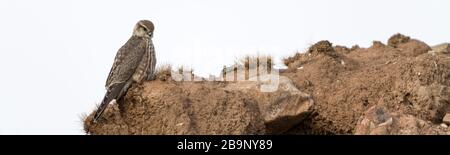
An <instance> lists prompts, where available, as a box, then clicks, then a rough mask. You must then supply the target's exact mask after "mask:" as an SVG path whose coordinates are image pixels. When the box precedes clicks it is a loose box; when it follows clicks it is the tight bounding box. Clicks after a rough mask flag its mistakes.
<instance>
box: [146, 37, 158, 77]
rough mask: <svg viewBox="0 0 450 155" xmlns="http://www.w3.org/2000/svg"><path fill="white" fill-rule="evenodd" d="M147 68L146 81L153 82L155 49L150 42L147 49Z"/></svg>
mask: <svg viewBox="0 0 450 155" xmlns="http://www.w3.org/2000/svg"><path fill="white" fill-rule="evenodd" d="M148 50H149V51H148V67H147V77H146V78H147V80H153V79H154V78H155V75H154V74H155V66H156V55H155V47H154V46H153V42H152V41H151V40H150V42H149V48H148Z"/></svg>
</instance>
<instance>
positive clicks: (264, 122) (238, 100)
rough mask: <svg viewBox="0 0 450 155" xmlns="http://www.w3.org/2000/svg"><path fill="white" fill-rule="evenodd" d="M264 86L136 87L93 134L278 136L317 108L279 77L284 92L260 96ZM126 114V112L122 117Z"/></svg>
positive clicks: (264, 78)
mask: <svg viewBox="0 0 450 155" xmlns="http://www.w3.org/2000/svg"><path fill="white" fill-rule="evenodd" d="M272 77H273V76H272V75H266V76H261V77H260V81H241V82H206V81H202V82H174V81H160V80H156V81H149V82H145V83H143V84H141V85H139V86H137V87H134V88H132V89H131V90H130V91H129V92H128V94H127V96H126V102H125V105H124V106H123V107H124V108H123V109H122V110H119V108H118V107H117V105H115V104H113V105H112V106H109V108H108V109H107V110H106V111H105V113H104V114H103V117H102V119H100V120H99V122H98V123H96V124H94V123H92V122H91V120H92V115H90V116H88V117H87V119H85V124H84V125H85V127H84V128H85V131H86V132H87V133H88V134H152V135H154V134H158V135H159V134H163V135H178V134H208V135H209V134H212V135H223V134H233V135H240V134H279V133H283V132H284V131H286V130H288V129H290V128H291V127H292V126H294V125H296V124H297V123H299V122H301V121H302V120H303V119H304V118H305V117H306V116H308V114H309V113H310V112H311V111H312V106H313V105H314V103H313V101H312V99H311V97H310V96H309V95H308V94H305V93H302V92H301V91H299V90H298V89H297V88H295V87H294V85H293V84H292V82H291V81H290V80H289V79H287V78H286V77H280V80H279V89H278V90H277V91H275V92H261V91H260V88H261V86H264V85H266V84H267V82H268V81H267V79H271V78H272ZM121 111H122V112H121Z"/></svg>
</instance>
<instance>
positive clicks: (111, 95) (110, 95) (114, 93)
mask: <svg viewBox="0 0 450 155" xmlns="http://www.w3.org/2000/svg"><path fill="white" fill-rule="evenodd" d="M124 86H125V83H120V84H117V85H113V86H111V89H110V91H108V92H106V94H105V97H103V100H102V103H101V104H100V106H99V107H98V109H97V111H96V112H95V114H94V119H93V121H94V123H96V122H97V120H98V119H99V118H100V116H102V114H103V112H104V111H105V110H106V108H107V107H108V104H109V103H110V102H111V101H112V100H113V99H116V98H118V95H119V94H120V92H121V91H122V89H123V87H124Z"/></svg>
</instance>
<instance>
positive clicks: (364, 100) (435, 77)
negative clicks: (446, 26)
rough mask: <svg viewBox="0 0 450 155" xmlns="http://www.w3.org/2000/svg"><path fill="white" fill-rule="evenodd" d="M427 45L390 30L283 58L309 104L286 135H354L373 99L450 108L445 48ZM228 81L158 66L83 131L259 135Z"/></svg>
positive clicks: (431, 109)
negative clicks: (366, 40) (383, 36)
mask: <svg viewBox="0 0 450 155" xmlns="http://www.w3.org/2000/svg"><path fill="white" fill-rule="evenodd" d="M430 50H431V49H430V47H429V46H428V45H427V44H425V43H423V42H421V41H418V40H415V39H411V38H409V37H407V36H404V35H401V34H396V35H394V36H393V37H391V38H390V39H389V40H388V45H385V44H383V43H381V42H379V41H374V43H373V46H371V47H369V48H360V47H359V46H357V45H355V46H353V47H352V48H347V47H344V46H332V43H330V42H328V41H320V42H318V43H316V44H315V45H313V46H311V47H310V48H309V50H308V51H307V52H305V53H297V54H295V55H294V56H292V57H289V58H287V59H285V60H284V63H285V64H286V65H287V66H288V67H289V68H288V69H287V70H286V71H283V72H282V73H281V75H282V76H286V77H288V78H290V79H291V80H292V81H293V82H294V84H295V86H296V87H297V88H298V89H299V90H300V91H302V92H305V93H308V94H309V95H311V96H312V98H313V100H314V104H315V105H314V107H313V113H312V114H310V115H309V117H308V118H307V119H306V120H304V121H303V122H302V123H300V124H299V125H297V126H296V127H294V128H292V129H291V130H289V131H288V132H287V134H353V133H354V131H355V125H356V124H357V121H358V119H359V118H360V117H361V116H362V115H363V114H364V112H365V111H366V110H367V109H368V108H370V107H372V106H374V105H381V106H384V107H386V108H387V110H389V111H394V112H398V113H404V114H408V115H412V116H414V117H416V118H419V119H422V120H425V121H431V122H433V123H435V124H439V123H441V121H442V118H443V117H444V115H445V113H446V112H450V87H449V86H450V55H449V54H445V53H437V52H429V51H430ZM226 85H227V83H226V82H174V81H171V80H170V71H161V72H160V73H159V74H158V76H157V78H156V80H155V81H147V82H144V83H142V84H138V85H135V86H134V87H133V88H132V89H131V90H130V91H129V92H128V94H127V96H126V102H125V105H124V106H123V108H122V109H123V110H122V111H119V110H118V109H119V108H118V107H117V105H115V104H113V105H112V106H110V107H109V108H108V109H107V110H106V111H105V113H104V116H103V118H104V119H103V120H100V123H99V124H93V123H92V122H91V119H92V114H91V115H90V116H88V117H87V118H86V119H85V124H84V125H85V127H84V128H85V131H86V132H87V133H89V134H264V133H265V131H264V124H262V123H254V122H261V121H259V120H260V119H262V118H261V114H260V111H259V110H258V105H257V104H258V103H257V101H255V100H254V99H253V98H251V97H248V94H243V93H236V92H229V91H226V90H224V89H222V88H224V87H226ZM243 109H244V110H243ZM194 112H195V115H193V114H192V113H194ZM224 118H226V119H224ZM255 120H256V121H255ZM101 121H103V122H105V123H102V122H101ZM134 126H140V127H141V128H134ZM137 129H139V131H138V130H137Z"/></svg>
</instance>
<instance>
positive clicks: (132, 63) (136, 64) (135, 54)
mask: <svg viewBox="0 0 450 155" xmlns="http://www.w3.org/2000/svg"><path fill="white" fill-rule="evenodd" d="M153 30H154V25H153V23H152V22H151V21H148V20H141V21H139V22H138V23H137V24H136V25H135V27H134V30H133V35H132V36H131V38H130V39H129V40H128V41H127V42H126V43H125V45H123V46H122V47H121V48H120V49H119V51H118V52H117V54H116V57H115V59H114V63H113V66H112V67H111V70H110V72H109V75H108V79H107V80H106V85H105V87H106V90H107V92H106V94H105V97H104V98H103V101H102V102H101V104H100V106H99V107H98V109H97V111H96V112H95V115H94V119H93V121H94V122H97V121H98V119H99V118H100V117H101V115H102V113H103V112H104V110H105V109H106V107H107V106H108V104H109V103H110V102H111V101H113V100H116V103H117V104H118V105H119V107H120V105H123V103H124V98H125V95H126V93H127V91H128V89H129V88H130V87H131V85H132V84H134V83H140V82H141V81H142V80H144V79H146V80H152V79H153V78H154V71H155V65H156V57H155V48H154V46H153V42H152V37H153Z"/></svg>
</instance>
